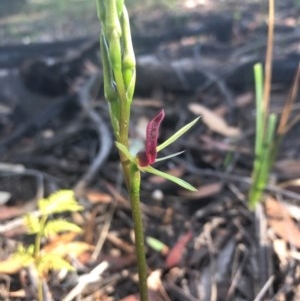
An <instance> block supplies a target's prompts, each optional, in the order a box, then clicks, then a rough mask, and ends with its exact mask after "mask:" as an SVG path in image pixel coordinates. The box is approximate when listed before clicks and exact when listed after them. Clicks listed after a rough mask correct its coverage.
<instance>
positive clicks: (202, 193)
mask: <svg viewBox="0 0 300 301" xmlns="http://www.w3.org/2000/svg"><path fill="white" fill-rule="evenodd" d="M222 187H223V184H222V183H221V182H215V183H209V184H205V185H202V186H200V187H197V191H195V192H192V193H191V192H189V191H182V192H181V193H180V194H181V195H184V196H186V197H188V198H189V200H192V199H195V200H199V199H203V198H207V197H209V196H213V195H216V194H217V193H219V192H220V191H221V189H222Z"/></svg>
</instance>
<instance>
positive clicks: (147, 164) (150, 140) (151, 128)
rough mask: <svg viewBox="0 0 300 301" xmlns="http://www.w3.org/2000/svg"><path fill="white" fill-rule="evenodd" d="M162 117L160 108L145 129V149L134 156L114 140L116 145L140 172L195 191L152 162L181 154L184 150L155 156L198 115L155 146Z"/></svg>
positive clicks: (194, 189) (194, 121)
mask: <svg viewBox="0 0 300 301" xmlns="http://www.w3.org/2000/svg"><path fill="white" fill-rule="evenodd" d="M164 117H165V112H164V110H163V109H162V110H161V111H160V112H158V113H157V114H156V115H155V116H154V117H153V118H152V119H151V120H150V122H149V123H148V125H147V130H146V142H145V150H143V151H140V152H138V153H137V155H136V156H135V157H133V156H132V155H131V154H130V152H129V150H128V149H127V148H126V147H125V146H124V145H123V144H121V143H119V142H117V141H116V146H117V148H118V149H119V150H120V151H121V152H122V153H123V154H124V156H125V157H126V158H127V159H128V160H129V161H130V163H131V164H134V165H136V166H137V168H138V169H139V170H140V171H141V172H148V173H152V174H154V175H157V176H160V177H163V178H165V179H167V180H170V181H172V182H174V183H176V184H178V185H179V186H182V187H183V188H185V189H188V190H191V191H196V190H197V189H196V188H195V187H193V186H192V185H190V184H189V183H187V182H186V181H184V180H182V179H180V178H178V177H175V176H172V175H170V174H168V173H165V172H162V171H160V170H158V169H156V168H154V167H152V164H153V163H155V162H159V161H163V160H166V159H170V158H173V157H175V156H178V155H180V154H182V153H183V152H184V151H181V152H178V153H175V154H172V155H169V156H165V157H162V158H157V153H158V152H160V151H161V150H163V149H164V148H166V147H167V146H169V145H170V144H172V143H173V142H175V141H176V140H177V139H178V138H180V137H181V136H182V135H183V134H184V133H186V132H187V131H188V130H189V129H190V128H191V127H192V126H193V125H194V124H195V123H196V122H197V121H198V120H199V118H200V117H198V118H196V119H195V120H193V121H192V122H190V123H188V124H187V125H185V126H184V127H183V128H181V129H180V130H178V131H177V132H176V133H175V134H173V135H172V136H171V137H170V138H169V139H167V140H166V141H165V142H164V143H162V144H160V145H158V146H157V140H158V134H159V127H160V124H161V122H162V120H163V118H164Z"/></svg>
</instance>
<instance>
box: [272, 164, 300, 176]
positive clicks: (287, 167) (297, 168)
mask: <svg viewBox="0 0 300 301" xmlns="http://www.w3.org/2000/svg"><path fill="white" fill-rule="evenodd" d="M275 169H276V170H277V171H279V172H280V173H281V174H285V175H288V176H290V177H300V161H299V160H281V161H278V162H276V163H275Z"/></svg>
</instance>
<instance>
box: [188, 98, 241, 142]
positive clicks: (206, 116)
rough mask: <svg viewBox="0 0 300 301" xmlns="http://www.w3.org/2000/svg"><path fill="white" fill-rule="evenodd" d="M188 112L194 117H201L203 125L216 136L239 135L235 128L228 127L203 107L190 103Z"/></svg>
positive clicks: (223, 121)
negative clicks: (216, 134)
mask: <svg viewBox="0 0 300 301" xmlns="http://www.w3.org/2000/svg"><path fill="white" fill-rule="evenodd" d="M189 110H190V111H191V112H193V113H194V114H195V115H201V116H202V119H201V120H202V121H203V123H205V124H206V125H207V126H208V128H209V129H210V130H212V131H214V132H216V133H218V134H221V135H223V136H226V137H237V136H239V135H240V134H241V131H240V130H239V129H238V128H237V127H232V126H229V125H228V124H227V123H226V121H225V120H224V119H223V118H222V117H220V116H219V115H217V114H216V113H215V112H213V111H212V110H210V109H208V108H206V107H205V106H203V105H200V104H198V103H191V104H190V105H189Z"/></svg>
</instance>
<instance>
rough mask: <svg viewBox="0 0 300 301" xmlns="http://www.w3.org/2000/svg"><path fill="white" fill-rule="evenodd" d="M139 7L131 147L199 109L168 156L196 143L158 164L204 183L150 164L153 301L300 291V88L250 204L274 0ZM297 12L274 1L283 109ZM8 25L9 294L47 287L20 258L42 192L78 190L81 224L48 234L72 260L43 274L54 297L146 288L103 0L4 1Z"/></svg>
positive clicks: (2, 291)
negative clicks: (115, 107)
mask: <svg viewBox="0 0 300 301" xmlns="http://www.w3.org/2000/svg"><path fill="white" fill-rule="evenodd" d="M225 2H226V3H225ZM12 3H14V5H13V4H12ZM147 3H148V2H147ZM129 4H130V6H129V7H130V14H131V22H132V32H133V38H134V46H135V49H136V55H137V77H138V79H137V87H136V94H135V100H134V102H133V106H132V121H131V129H130V137H131V142H132V145H135V146H137V147H139V146H143V144H144V140H145V132H146V126H147V123H148V121H149V120H150V119H151V118H152V117H153V116H154V115H155V114H156V113H157V112H158V111H159V110H160V109H161V108H164V109H165V112H166V117H165V119H164V120H163V122H162V126H161V131H160V137H159V141H164V140H166V139H167V138H168V137H169V136H170V135H172V133H174V132H175V131H176V130H177V129H179V128H180V127H182V126H183V125H184V124H186V123H188V122H190V121H191V120H193V119H194V118H195V117H196V116H199V115H201V116H202V118H201V121H200V122H199V123H198V124H197V125H195V126H194V127H193V128H192V129H191V130H190V131H189V132H188V133H186V134H185V135H184V136H183V137H182V138H181V139H180V140H179V141H178V142H176V143H175V144H174V145H172V146H170V147H169V148H168V149H167V150H165V151H163V152H162V155H164V156H167V155H170V154H172V153H176V152H179V151H183V150H184V151H185V152H184V153H183V154H181V155H180V156H179V157H176V158H172V159H169V160H167V161H164V162H159V163H157V164H156V165H155V166H156V167H157V168H159V169H160V170H162V171H166V172H168V173H169V174H172V175H175V176H177V177H180V178H182V179H184V180H186V181H187V182H189V183H191V184H192V185H193V186H195V187H196V188H197V189H198V190H197V191H196V192H189V191H185V190H184V189H182V188H180V187H178V186H176V185H175V184H173V183H172V182H168V181H166V180H164V179H162V178H159V177H157V176H151V175H149V174H143V178H142V187H141V199H142V211H143V215H144V225H145V236H146V249H147V251H146V257H147V263H148V267H149V277H148V286H149V300H151V301H152V300H155V301H156V300H157V301H169V300H172V301H196V300H200V301H201V300H203V301H207V300H215V301H217V300H218V301H223V300H224V301H231V300H234V301H250V300H256V301H258V300H274V301H275V300H278V301H281V300H294V301H297V300H300V262H299V261H300V229H299V226H300V189H299V178H300V139H299V137H300V136H299V133H300V125H299V123H298V122H297V121H298V120H299V108H300V106H299V95H298V94H299V93H298V91H296V93H295V98H296V100H295V103H294V104H293V105H292V114H291V117H290V120H291V121H290V125H291V126H290V128H289V130H288V132H287V133H286V134H285V135H284V138H283V140H282V141H281V147H280V151H279V153H278V155H277V157H276V160H275V164H274V168H273V169H272V172H271V174H270V179H269V185H268V187H267V189H266V190H265V193H264V195H263V198H262V202H261V203H260V204H258V205H257V207H256V209H255V210H253V211H251V210H249V208H248V203H247V201H248V192H249V188H250V186H251V182H252V181H251V174H252V166H253V162H254V158H255V156H254V140H255V112H256V111H255V93H254V83H253V69H252V68H253V65H254V64H255V63H256V62H264V59H265V50H266V43H267V42H266V41H267V21H266V20H267V13H268V7H267V4H264V5H263V4H260V2H259V1H244V2H243V4H241V3H240V1H235V0H232V1H217V0H215V1H213V0H211V1H205V0H203V1H200V0H199V1H196V0H195V1H192V0H189V1H182V2H181V3H179V4H178V3H177V4H176V6H175V5H169V6H166V5H159V4H157V3H155V5H150V4H151V1H149V3H148V4H147V7H143V6H141V5H135V4H134V3H131V2H129ZM152 4H153V3H152ZM5 5H6V6H5ZM175 7H176V9H175ZM299 12H300V7H299V4H298V2H297V1H285V3H277V7H276V22H275V39H274V53H273V56H274V57H273V67H274V68H273V81H272V90H271V104H270V111H271V112H273V113H276V114H277V115H278V116H279V117H280V115H281V113H282V108H283V106H284V103H285V101H286V99H287V98H288V95H289V93H290V89H291V87H292V86H293V82H294V78H295V75H296V71H297V68H298V64H299V61H300V48H299V30H300V26H299V22H300V20H299ZM0 24H1V26H0V154H1V162H0V246H1V248H0V300H16V301H18V300H31V301H32V300H35V299H36V288H37V281H38V280H37V278H36V277H35V276H34V267H33V266H32V265H31V266H26V267H25V264H24V263H23V264H22V263H20V262H18V261H17V260H16V257H15V256H16V253H17V250H18V248H19V246H20V245H22V246H24V247H25V248H26V247H28V246H30V245H32V244H33V242H34V236H33V235H30V234H28V233H27V232H28V231H27V229H26V227H25V224H24V216H25V215H26V214H28V213H30V212H33V213H34V214H39V212H38V206H37V204H38V200H39V199H41V198H42V197H44V196H48V195H49V194H51V193H52V192H55V191H57V190H60V189H73V190H74V191H75V193H76V197H77V200H78V202H79V203H80V205H81V206H82V207H83V209H84V210H82V211H80V212H76V213H72V214H64V215H63V217H64V219H65V220H68V221H72V222H73V223H75V224H77V225H78V226H80V228H81V229H82V233H80V234H78V233H76V232H66V233H62V234H59V235H52V236H51V237H50V238H47V239H42V254H43V255H45V254H55V255H59V256H61V257H63V258H65V259H66V260H68V261H69V262H70V263H71V264H72V266H73V267H74V269H73V270H72V271H66V270H62V271H59V272H57V271H54V270H53V271H52V270H51V271H50V272H49V273H47V274H46V275H44V277H43V288H44V290H45V292H46V293H45V296H44V300H55V301H56V300H57V301H61V300H63V301H68V300H70V301H71V300H86V301H87V300H105V301H108V300H112V301H113V300H122V301H137V300H139V298H138V282H137V269H136V258H135V253H134V237H133V230H132V218H131V212H130V205H129V201H128V195H127V192H126V189H125V185H124V183H123V180H122V174H121V171H120V165H119V159H118V153H117V150H116V149H115V147H114V146H113V141H114V138H113V136H112V130H111V126H110V122H109V115H108V111H107V104H106V101H105V100H104V97H103V87H102V73H101V65H100V62H99V47H98V35H99V31H100V30H99V23H98V20H97V15H96V7H95V3H94V1H79V0H76V1H75V0H68V1H46V0H45V1H38V0H35V1H34V0H31V1H16V2H14V1H1V2H0ZM297 86H299V81H298V82H296V83H295V84H294V87H297ZM51 218H57V215H54V216H52V217H51ZM158 242H159V243H158ZM95 268H97V269H98V272H99V271H100V270H101V269H102V271H101V274H100V272H99V273H98V274H99V275H98V274H97V275H96V276H95V274H94V272H93V271H94V269H95ZM85 281H86V282H85ZM74 289H76V290H75V292H74ZM73 292H74V296H73V297H72V295H71V294H73ZM76 298H77V299H76Z"/></svg>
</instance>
